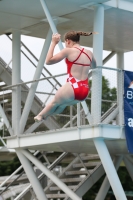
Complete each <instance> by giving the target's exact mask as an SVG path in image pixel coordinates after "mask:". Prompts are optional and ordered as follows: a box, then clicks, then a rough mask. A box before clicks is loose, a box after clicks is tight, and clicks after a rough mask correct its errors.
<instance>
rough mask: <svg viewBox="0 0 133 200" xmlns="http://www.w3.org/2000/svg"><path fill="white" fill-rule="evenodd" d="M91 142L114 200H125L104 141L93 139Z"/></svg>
mask: <svg viewBox="0 0 133 200" xmlns="http://www.w3.org/2000/svg"><path fill="white" fill-rule="evenodd" d="M93 141H94V143H95V146H96V149H97V152H98V154H99V157H100V159H101V162H102V164H103V167H104V169H105V172H106V175H107V177H108V180H109V182H110V185H111V187H112V190H113V192H114V195H115V197H116V199H122V200H127V198H126V195H125V193H124V190H123V188H122V186H121V182H120V180H119V177H118V175H117V172H116V170H115V167H114V165H113V162H112V159H111V157H110V154H109V152H108V149H107V147H106V144H105V142H104V140H103V139H94V140H93Z"/></svg>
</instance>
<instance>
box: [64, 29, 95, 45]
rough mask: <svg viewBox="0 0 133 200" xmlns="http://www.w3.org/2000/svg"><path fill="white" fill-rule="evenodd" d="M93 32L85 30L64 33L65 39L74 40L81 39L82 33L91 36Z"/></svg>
mask: <svg viewBox="0 0 133 200" xmlns="http://www.w3.org/2000/svg"><path fill="white" fill-rule="evenodd" d="M92 34H93V33H92V32H83V31H69V32H67V33H66V34H65V35H64V40H67V39H68V40H72V41H74V42H79V41H80V35H82V36H90V35H92Z"/></svg>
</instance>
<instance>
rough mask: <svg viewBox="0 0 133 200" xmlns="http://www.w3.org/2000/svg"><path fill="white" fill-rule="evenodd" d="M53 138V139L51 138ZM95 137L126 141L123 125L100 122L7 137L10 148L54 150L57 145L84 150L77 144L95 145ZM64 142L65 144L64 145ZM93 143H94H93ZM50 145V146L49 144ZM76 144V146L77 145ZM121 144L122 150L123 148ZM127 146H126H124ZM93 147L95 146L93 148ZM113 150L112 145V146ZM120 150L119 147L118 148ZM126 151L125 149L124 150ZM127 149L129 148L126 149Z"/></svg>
mask: <svg viewBox="0 0 133 200" xmlns="http://www.w3.org/2000/svg"><path fill="white" fill-rule="evenodd" d="M51 138H52V140H51ZM93 138H103V139H105V140H106V141H108V142H109V141H110V139H111V141H112V140H114V144H115V140H116V145H117V146H118V144H117V142H118V141H119V142H121V143H123V140H124V143H125V135H124V128H123V127H121V126H116V125H110V124H107V125H105V124H98V125H95V126H89V125H87V126H80V127H74V128H62V129H57V130H56V131H55V130H51V131H45V132H38V133H33V134H26V135H19V138H17V136H13V137H7V138H6V139H7V147H8V148H19V147H20V148H30V149H31V148H32V149H36V148H39V149H40V148H42V149H45V148H46V149H47V147H48V146H49V149H51V150H53V149H54V148H55V147H56V148H57V150H59V151H63V152H64V151H66V152H68V151H72V152H73V151H74V150H75V152H76V151H78V152H80V151H81V152H82V151H83V149H82V148H81V149H78V148H76V146H77V145H78V143H79V144H81V147H84V150H85V148H86V147H87V146H88V145H87V144H88V142H89V141H90V142H91V146H90V148H91V147H92V146H94V144H93V142H92V140H93ZM63 144H64V145H63ZM83 144H84V145H83ZM92 144H93V145H92ZM47 145H48V146H47ZM75 145H76V146H75ZM122 146H123V145H122V144H121V150H122ZM114 147H115V146H113V147H112V150H115V148H114ZM124 148H125V147H124ZM92 149H93V148H92ZM110 150H111V147H110ZM117 151H118V149H117ZM124 151H125V150H124ZM126 151H127V149H126Z"/></svg>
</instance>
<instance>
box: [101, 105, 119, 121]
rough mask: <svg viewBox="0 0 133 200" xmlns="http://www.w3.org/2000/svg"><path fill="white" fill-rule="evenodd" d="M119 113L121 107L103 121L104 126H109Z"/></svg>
mask: <svg viewBox="0 0 133 200" xmlns="http://www.w3.org/2000/svg"><path fill="white" fill-rule="evenodd" d="M118 113H119V107H117V108H115V110H114V111H113V112H112V113H110V114H109V115H108V116H107V117H106V118H105V119H104V120H103V121H102V123H104V124H109V123H110V122H111V121H112V120H113V119H114V118H115V117H116V116H117V115H118Z"/></svg>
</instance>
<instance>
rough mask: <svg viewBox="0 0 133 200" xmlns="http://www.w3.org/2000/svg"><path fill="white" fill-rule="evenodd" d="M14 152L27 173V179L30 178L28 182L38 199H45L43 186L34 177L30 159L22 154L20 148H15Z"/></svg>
mask: <svg viewBox="0 0 133 200" xmlns="http://www.w3.org/2000/svg"><path fill="white" fill-rule="evenodd" d="M16 153H17V155H18V158H19V159H20V161H21V163H22V165H23V168H24V170H25V172H26V174H27V177H28V179H29V180H30V182H31V184H32V187H33V189H34V191H35V193H36V195H37V198H38V200H47V197H46V195H45V193H44V191H43V188H42V186H41V184H40V182H39V180H38V178H37V177H36V174H35V172H34V170H33V168H32V166H31V163H30V161H29V160H28V159H27V158H26V157H25V156H24V155H23V154H22V151H21V150H16ZM33 157H34V156H33Z"/></svg>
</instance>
